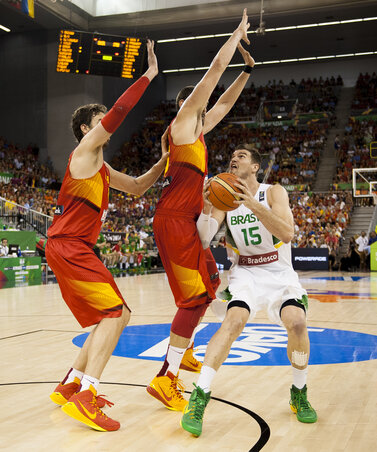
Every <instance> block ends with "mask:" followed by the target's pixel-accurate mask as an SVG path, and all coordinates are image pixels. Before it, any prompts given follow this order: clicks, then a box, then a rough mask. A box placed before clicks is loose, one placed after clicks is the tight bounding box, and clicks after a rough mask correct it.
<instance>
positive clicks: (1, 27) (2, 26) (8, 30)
mask: <svg viewBox="0 0 377 452" xmlns="http://www.w3.org/2000/svg"><path fill="white" fill-rule="evenodd" d="M0 30H4V31H6V32H7V33H9V32H10V29H9V28H7V27H4V25H0Z"/></svg>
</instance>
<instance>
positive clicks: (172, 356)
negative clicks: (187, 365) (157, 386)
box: [165, 345, 186, 375]
mask: <svg viewBox="0 0 377 452" xmlns="http://www.w3.org/2000/svg"><path fill="white" fill-rule="evenodd" d="M185 351H186V349H185V348H178V347H173V346H172V345H169V348H168V352H167V354H166V361H167V362H168V364H169V365H168V368H167V369H166V373H167V372H168V371H169V372H171V373H172V374H173V375H177V374H178V371H179V366H180V365H181V361H182V358H183V354H184V353H185ZM165 375H166V374H165Z"/></svg>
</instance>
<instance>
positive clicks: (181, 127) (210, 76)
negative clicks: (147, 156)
mask: <svg viewBox="0 0 377 452" xmlns="http://www.w3.org/2000/svg"><path fill="white" fill-rule="evenodd" d="M249 27H250V24H249V23H248V17H247V10H246V8H245V9H244V11H243V16H242V20H241V22H240V24H239V26H238V27H237V29H236V30H235V31H234V32H233V33H232V36H231V37H230V38H229V39H228V40H227V41H226V43H225V44H224V45H223V46H222V47H221V49H220V50H219V52H218V53H217V55H216V56H215V58H214V59H213V61H212V63H211V66H210V68H209V69H208V71H207V72H206V74H205V75H204V77H203V78H202V79H201V80H200V82H199V83H198V84H197V85H196V87H195V89H194V91H193V92H192V93H191V95H190V96H189V97H188V98H187V99H186V100H185V102H184V104H183V105H182V107H181V108H180V110H179V112H178V114H177V118H176V120H175V121H174V123H173V124H172V135H173V137H174V142H175V143H176V144H182V143H189V142H192V140H193V135H195V132H196V129H197V124H198V119H200V116H201V114H202V112H203V110H204V109H205V107H206V105H207V103H208V99H209V98H210V96H211V94H212V91H213V90H214V89H215V87H216V85H217V83H218V81H219V79H220V77H221V75H222V74H223V72H224V71H225V69H226V68H227V66H228V64H229V63H230V60H231V59H232V57H233V55H234V52H235V51H236V48H237V45H238V43H239V42H240V41H241V40H242V39H243V40H244V41H245V42H246V43H247V44H249V43H250V41H249V40H248V38H247V30H248V28H249ZM196 138H197V137H196Z"/></svg>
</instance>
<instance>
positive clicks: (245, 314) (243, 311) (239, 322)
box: [224, 301, 250, 339]
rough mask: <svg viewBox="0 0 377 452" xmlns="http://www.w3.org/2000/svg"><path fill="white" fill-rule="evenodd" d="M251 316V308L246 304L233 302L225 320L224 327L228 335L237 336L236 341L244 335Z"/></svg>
mask: <svg viewBox="0 0 377 452" xmlns="http://www.w3.org/2000/svg"><path fill="white" fill-rule="evenodd" d="M249 315H250V308H249V306H248V305H247V304H246V303H244V302H242V301H241V302H236V303H234V302H232V303H230V304H229V306H228V311H227V313H226V316H225V320H224V327H225V329H226V330H227V331H228V334H229V335H231V336H235V339H236V338H237V337H238V336H239V335H240V334H241V333H242V331H243V329H244V328H245V324H246V322H247V319H248V318H249Z"/></svg>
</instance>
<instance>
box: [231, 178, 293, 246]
mask: <svg viewBox="0 0 377 452" xmlns="http://www.w3.org/2000/svg"><path fill="white" fill-rule="evenodd" d="M239 181H240V182H239V183H236V184H235V185H236V186H237V187H239V188H240V189H241V190H242V191H243V193H239V194H238V196H239V197H240V198H242V200H241V201H234V202H235V203H237V204H244V205H245V206H246V207H247V208H249V209H250V210H251V211H252V212H253V213H254V214H255V215H256V216H257V217H258V219H259V221H261V222H262V223H263V225H264V226H265V227H266V228H267V229H268V230H269V231H270V232H271V234H272V235H274V236H275V237H277V238H278V239H280V240H282V241H283V242H284V243H289V242H290V241H291V240H292V239H293V236H294V222H293V215H292V211H291V208H290V207H289V198H288V193H287V191H286V190H285V188H284V187H282V186H281V185H273V186H272V187H271V188H269V189H268V190H267V201H268V203H269V205H270V206H271V210H270V209H266V207H264V206H263V205H262V204H261V203H259V202H258V201H257V200H256V199H255V198H254V196H253V195H252V193H250V191H249V189H248V187H247V185H246V184H245V182H243V181H242V180H241V179H239Z"/></svg>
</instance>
